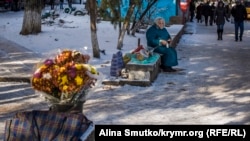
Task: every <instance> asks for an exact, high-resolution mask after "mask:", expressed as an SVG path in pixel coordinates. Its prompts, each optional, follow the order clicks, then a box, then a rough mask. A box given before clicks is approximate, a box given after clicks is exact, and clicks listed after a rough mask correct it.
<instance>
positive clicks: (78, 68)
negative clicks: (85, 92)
mask: <svg viewBox="0 0 250 141" xmlns="http://www.w3.org/2000/svg"><path fill="white" fill-rule="evenodd" d="M75 67H76V69H77V70H82V69H83V67H82V65H81V64H75Z"/></svg>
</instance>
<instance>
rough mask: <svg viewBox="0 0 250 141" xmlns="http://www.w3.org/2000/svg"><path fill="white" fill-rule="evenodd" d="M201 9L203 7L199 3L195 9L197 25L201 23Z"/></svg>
mask: <svg viewBox="0 0 250 141" xmlns="http://www.w3.org/2000/svg"><path fill="white" fill-rule="evenodd" d="M202 7H203V4H202V3H200V4H199V5H198V6H197V7H196V19H197V23H202Z"/></svg>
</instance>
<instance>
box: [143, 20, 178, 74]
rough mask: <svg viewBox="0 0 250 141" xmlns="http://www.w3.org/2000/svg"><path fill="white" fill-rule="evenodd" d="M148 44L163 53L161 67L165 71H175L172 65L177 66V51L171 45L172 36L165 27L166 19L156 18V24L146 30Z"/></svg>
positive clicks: (156, 51) (157, 51) (155, 50)
mask: <svg viewBox="0 0 250 141" xmlns="http://www.w3.org/2000/svg"><path fill="white" fill-rule="evenodd" d="M146 39H147V46H148V47H151V48H153V50H154V52H155V53H159V54H161V55H162V56H161V68H162V70H163V71H164V72H175V71H176V70H175V69H173V68H172V66H177V65H178V61H177V52H176V50H175V48H173V47H171V46H169V45H170V42H171V36H170V34H169V33H168V31H167V29H166V28H165V20H164V19H163V18H161V17H159V18H156V19H155V22H154V24H153V25H152V26H151V27H149V29H148V30H147V32H146Z"/></svg>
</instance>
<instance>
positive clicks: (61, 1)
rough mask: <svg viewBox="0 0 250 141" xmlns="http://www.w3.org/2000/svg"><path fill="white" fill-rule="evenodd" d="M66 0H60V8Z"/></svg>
mask: <svg viewBox="0 0 250 141" xmlns="http://www.w3.org/2000/svg"><path fill="white" fill-rule="evenodd" d="M63 3H64V0H60V9H63Z"/></svg>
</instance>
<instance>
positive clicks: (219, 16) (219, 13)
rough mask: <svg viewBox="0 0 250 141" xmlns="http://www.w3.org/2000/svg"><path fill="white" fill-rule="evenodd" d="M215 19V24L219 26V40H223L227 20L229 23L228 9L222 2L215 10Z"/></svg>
mask: <svg viewBox="0 0 250 141" xmlns="http://www.w3.org/2000/svg"><path fill="white" fill-rule="evenodd" d="M214 18H215V23H216V25H217V34H218V40H222V35H223V30H224V24H225V19H226V20H227V21H228V22H229V19H228V17H227V13H226V9H225V7H224V3H223V2H222V1H219V2H218V6H217V8H216V9H215V13H214Z"/></svg>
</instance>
